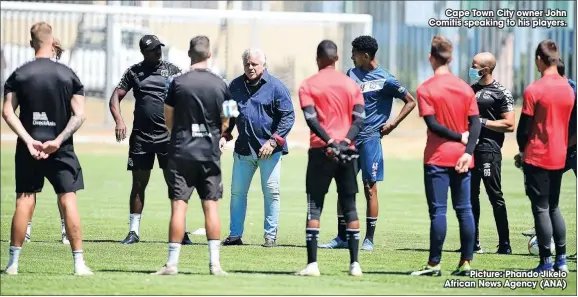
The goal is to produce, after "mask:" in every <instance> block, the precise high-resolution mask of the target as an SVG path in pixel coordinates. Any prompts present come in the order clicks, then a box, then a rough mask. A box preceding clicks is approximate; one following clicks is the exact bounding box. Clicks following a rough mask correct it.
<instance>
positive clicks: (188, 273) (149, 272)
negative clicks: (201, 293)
mask: <svg viewBox="0 0 578 297" xmlns="http://www.w3.org/2000/svg"><path fill="white" fill-rule="evenodd" d="M95 272H111V273H141V274H152V273H155V272H156V271H155V270H131V269H101V270H96V271H95ZM179 274H186V275H204V274H206V273H200V272H189V271H179Z"/></svg>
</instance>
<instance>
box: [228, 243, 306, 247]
mask: <svg viewBox="0 0 578 297" xmlns="http://www.w3.org/2000/svg"><path fill="white" fill-rule="evenodd" d="M236 246H239V247H243V246H250V247H263V248H264V246H263V245H262V244H257V243H243V245H227V246H225V247H226V248H229V247H236ZM275 247H292V248H305V246H304V245H297V244H278V245H277V246H275Z"/></svg>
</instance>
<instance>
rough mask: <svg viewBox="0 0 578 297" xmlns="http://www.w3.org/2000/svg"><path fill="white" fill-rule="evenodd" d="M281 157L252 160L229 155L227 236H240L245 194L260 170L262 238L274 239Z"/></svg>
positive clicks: (278, 155)
mask: <svg viewBox="0 0 578 297" xmlns="http://www.w3.org/2000/svg"><path fill="white" fill-rule="evenodd" d="M281 155H282V152H278V153H275V154H273V155H272V156H271V157H270V158H268V159H255V158H253V156H251V155H249V156H241V155H239V154H237V153H233V160H234V161H233V180H232V182H231V208H230V211H231V223H230V225H229V229H230V233H229V236H230V237H232V238H238V237H242V236H243V229H244V227H245V226H244V225H245V215H246V214H247V193H248V192H249V187H250V186H251V180H253V175H254V174H255V171H256V170H257V167H259V168H260V170H261V189H262V190H263V196H264V198H265V221H264V229H265V238H269V239H277V225H278V223H279V211H280V208H281V201H280V185H281Z"/></svg>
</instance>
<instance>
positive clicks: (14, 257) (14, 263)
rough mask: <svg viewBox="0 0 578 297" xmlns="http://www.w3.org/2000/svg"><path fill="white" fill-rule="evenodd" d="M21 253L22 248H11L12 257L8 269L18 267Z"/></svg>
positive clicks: (9, 259)
mask: <svg viewBox="0 0 578 297" xmlns="http://www.w3.org/2000/svg"><path fill="white" fill-rule="evenodd" d="M20 251H22V247H15V246H10V253H9V254H10V256H9V258H8V265H7V266H6V267H10V266H15V267H18V259H20Z"/></svg>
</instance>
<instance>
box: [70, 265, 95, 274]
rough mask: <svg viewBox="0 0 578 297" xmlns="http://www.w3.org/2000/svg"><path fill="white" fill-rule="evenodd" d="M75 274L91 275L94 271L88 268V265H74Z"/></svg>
mask: <svg viewBox="0 0 578 297" xmlns="http://www.w3.org/2000/svg"><path fill="white" fill-rule="evenodd" d="M74 275H76V276H89V275H94V272H92V270H90V268H88V266H86V265H82V266H78V267H74Z"/></svg>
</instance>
